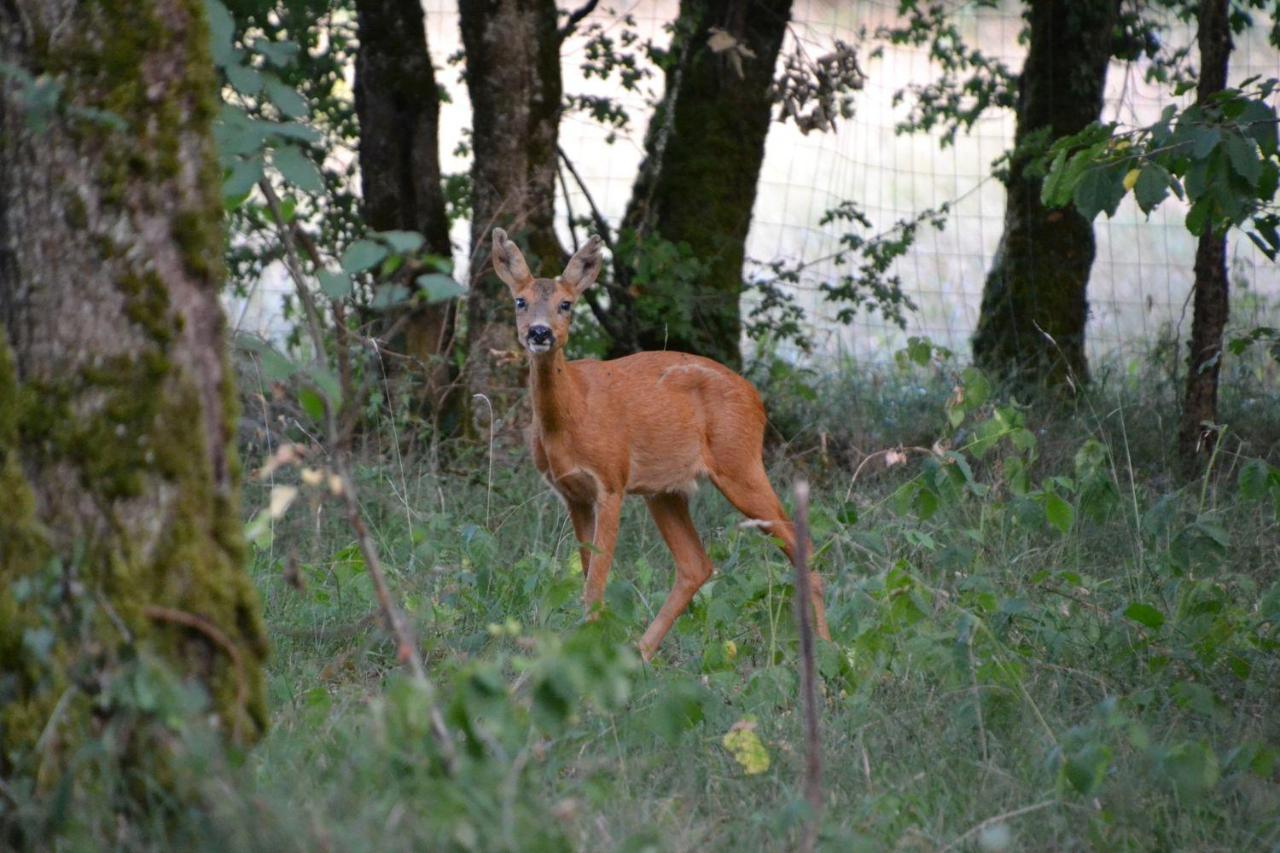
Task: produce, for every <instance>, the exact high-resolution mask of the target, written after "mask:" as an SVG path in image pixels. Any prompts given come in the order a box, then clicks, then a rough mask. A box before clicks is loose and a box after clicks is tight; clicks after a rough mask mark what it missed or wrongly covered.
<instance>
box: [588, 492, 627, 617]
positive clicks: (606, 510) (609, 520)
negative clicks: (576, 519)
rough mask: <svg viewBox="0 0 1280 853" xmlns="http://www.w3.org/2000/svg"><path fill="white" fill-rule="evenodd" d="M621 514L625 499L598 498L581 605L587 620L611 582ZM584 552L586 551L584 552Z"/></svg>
mask: <svg viewBox="0 0 1280 853" xmlns="http://www.w3.org/2000/svg"><path fill="white" fill-rule="evenodd" d="M621 514H622V495H615V494H609V493H603V494H600V495H598V496H597V497H596V503H595V530H594V531H593V533H592V537H591V545H592V548H593V549H594V550H593V552H592V553H591V554H590V555H589V557H590V560H589V563H588V565H589V566H590V568H589V569H587V583H586V587H585V588H584V589H583V592H582V605H583V608H584V609H585V610H586V613H587V618H588V619H590V618H592V617H593V616H594V615H595V613H596V608H597V607H598V606H599V605H600V602H601V601H603V600H604V585H605V582H606V581H607V580H608V579H609V567H610V566H612V565H613V547H614V545H615V544H617V541H618V518H619V516H620V515H621ZM584 550H585V549H584Z"/></svg>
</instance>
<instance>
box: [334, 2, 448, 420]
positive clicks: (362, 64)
mask: <svg viewBox="0 0 1280 853" xmlns="http://www.w3.org/2000/svg"><path fill="white" fill-rule="evenodd" d="M356 12H357V20H358V26H359V41H360V49H359V53H358V54H357V57H356V82H355V96H356V113H357V115H358V117H359V119H360V178H361V185H362V189H363V196H364V214H365V220H366V221H367V222H368V224H369V226H370V227H372V228H374V229H377V230H379V231H390V230H398V229H403V230H407V231H417V232H418V233H420V234H422V235H423V236H424V237H425V238H426V245H425V247H424V248H425V250H426V251H428V252H430V253H432V254H435V255H441V256H443V257H449V256H450V254H451V251H452V250H451V248H450V245H449V220H448V217H447V216H446V214H445V206H444V191H443V188H442V187H441V180H440V155H439V142H438V138H439V133H438V128H439V115H440V95H439V89H438V88H437V86H436V79H435V71H434V69H433V68H432V65H431V54H430V53H429V52H428V51H427V38H426V30H425V29H424V25H423V14H422V4H421V3H420V2H418V0H357V2H356ZM409 310H410V311H411V314H410V316H409V317H408V318H407V319H406V321H405V325H404V336H403V338H401V339H400V340H397V341H395V342H392V346H393V347H394V348H397V349H402V350H403V351H404V352H405V353H406V354H407V355H408V356H410V358H411V359H412V362H411V363H412V364H413V365H414V367H413V369H414V370H415V371H419V372H420V375H421V377H422V382H421V385H420V386H419V392H418V393H416V394H415V395H414V396H415V398H416V400H417V403H418V406H417V408H418V409H419V411H420V412H422V413H423V414H424V415H430V416H432V417H433V418H435V419H436V422H437V423H439V422H440V418H441V416H442V415H444V416H447V414H448V413H449V410H450V408H451V407H450V406H449V402H450V397H451V399H452V400H456V399H458V395H456V394H455V395H449V394H448V392H449V389H450V386H451V385H452V382H453V370H452V364H451V361H450V359H449V351H450V349H451V348H452V343H453V335H454V305H453V303H438V304H435V305H420V306H417V307H414V308H410V309H409ZM385 319H386V325H387V326H389V325H391V324H393V323H394V322H396V321H397V320H398V319H400V318H399V316H398V315H396V316H388V317H387V318H385ZM399 363H400V362H395V361H393V362H392V365H395V364H399Z"/></svg>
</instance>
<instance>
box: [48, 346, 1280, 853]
mask: <svg viewBox="0 0 1280 853" xmlns="http://www.w3.org/2000/svg"><path fill="white" fill-rule="evenodd" d="M915 355H916V356H920V357H917V358H908V359H907V360H906V361H905V362H904V363H903V364H902V365H900V366H899V367H898V368H896V369H894V370H890V371H882V372H881V373H879V374H875V375H871V374H866V373H861V372H858V371H857V370H854V369H852V368H849V369H844V370H841V371H839V372H837V373H835V374H833V375H830V376H813V375H802V374H798V373H796V372H795V371H794V370H793V369H789V368H775V369H774V370H773V371H772V372H766V373H765V374H763V375H756V376H755V377H753V378H755V379H756V380H757V382H758V383H759V384H760V385H761V386H762V387H763V388H764V389H765V391H766V394H767V396H768V399H769V404H770V410H771V416H772V419H773V423H774V427H775V431H774V434H773V439H772V440H771V447H770V452H769V455H770V461H771V470H772V475H773V479H774V482H775V485H776V486H778V489H779V492H780V493H786V492H787V491H788V490H787V488H785V487H786V485H787V484H789V482H790V481H791V480H792V479H794V478H795V477H797V476H800V475H803V476H806V477H808V478H809V479H810V480H811V481H812V482H813V483H814V486H815V487H814V498H815V505H814V508H813V511H812V523H813V528H814V539H815V542H816V545H817V557H816V568H817V570H818V571H820V572H821V573H822V574H823V575H824V576H825V578H826V581H827V597H828V613H829V617H830V623H831V630H832V636H833V642H831V643H829V644H828V643H823V644H820V647H819V667H820V671H821V676H822V677H821V683H820V690H821V697H820V700H821V706H822V722H821V726H822V737H823V757H824V791H825V811H824V814H823V818H822V834H821V838H820V841H819V846H820V847H821V848H822V849H829V850H849V849H868V850H873V849H874V850H878V849H885V848H908V849H938V848H947V847H958V848H962V849H963V848H972V849H1003V848H1006V847H1015V848H1039V849H1048V848H1052V849H1063V848H1083V847H1089V848H1102V849H1124V848H1136V849H1151V848H1162V849H1170V848H1183V849H1186V848H1193V849H1250V850H1255V849H1273V848H1274V847H1275V846H1276V845H1277V844H1280V775H1278V774H1280V749H1278V748H1277V744H1280V716H1278V715H1277V714H1276V713H1275V710H1274V704H1275V698H1276V696H1277V695H1280V655H1277V651H1278V647H1280V561H1278V560H1277V556H1276V555H1277V543H1278V542H1280V521H1278V519H1280V469H1277V467H1276V464H1277V461H1278V460H1277V440H1276V436H1277V435H1280V424H1278V423H1277V422H1278V421H1280V412H1277V410H1276V408H1275V404H1274V382H1273V381H1272V384H1271V385H1270V386H1269V387H1270V391H1269V392H1267V391H1266V390H1265V389H1266V387H1267V386H1266V385H1263V386H1262V387H1263V389H1264V390H1263V391H1262V392H1257V393H1254V392H1250V393H1244V392H1239V393H1235V394H1234V395H1228V396H1227V397H1226V399H1225V400H1224V405H1223V411H1224V413H1225V416H1224V420H1226V421H1227V422H1228V424H1229V425H1230V424H1232V423H1236V422H1239V423H1242V424H1244V426H1242V427H1241V428H1239V429H1233V428H1230V427H1229V428H1228V429H1227V430H1226V431H1225V432H1224V433H1223V436H1222V439H1221V441H1220V444H1219V452H1218V454H1217V455H1216V456H1215V459H1214V464H1213V467H1212V469H1211V470H1210V471H1209V472H1208V474H1207V475H1206V476H1205V477H1204V478H1203V479H1200V480H1197V481H1195V482H1191V483H1180V482H1179V481H1177V480H1175V479H1174V478H1173V476H1172V475H1171V474H1169V473H1168V472H1169V471H1171V470H1172V469H1173V460H1172V458H1171V456H1170V454H1171V453H1172V447H1173V435H1174V430H1175V429H1176V424H1175V422H1174V419H1173V418H1172V417H1171V416H1169V415H1167V414H1165V413H1168V412H1172V411H1174V409H1173V408H1172V407H1171V406H1169V405H1168V401H1167V400H1166V399H1165V397H1163V396H1162V395H1165V394H1170V393H1174V389H1173V386H1172V385H1171V384H1170V385H1169V386H1168V387H1162V386H1160V385H1159V384H1158V383H1155V382H1153V381H1151V380H1150V377H1145V378H1144V377H1143V376H1141V375H1140V374H1131V373H1130V374H1124V375H1119V376H1114V375H1113V376H1110V377H1107V376H1100V377H1099V381H1098V382H1097V383H1096V386H1095V388H1094V389H1093V390H1091V391H1090V392H1089V393H1088V396H1082V397H1080V398H1078V399H1076V400H1074V401H1070V402H1068V403H1064V404H1062V407H1058V408H1054V409H1052V410H1049V409H1038V408H1026V407H1023V406H1021V405H1019V404H1018V403H1017V402H1016V401H1012V400H1009V399H1007V398H1005V397H1003V396H1002V395H1001V394H1000V393H998V391H997V390H996V389H993V388H992V387H991V386H990V385H989V383H988V382H987V381H986V380H985V378H984V377H982V376H981V375H980V374H978V373H976V372H975V371H972V370H960V369H959V368H956V367H953V366H952V365H951V364H950V362H949V360H948V358H947V357H946V354H945V353H939V352H937V351H935V350H933V349H929V350H928V352H921V351H919V350H918V349H917V351H916V353H915ZM788 371H790V372H788ZM1263 393H1270V394H1271V395H1272V396H1271V399H1270V402H1269V403H1268V404H1266V405H1263V404H1262V403H1259V402H1258V400H1259V399H1260V396H1261V394H1263ZM1237 416H1238V420H1236V418H1237ZM275 440H277V441H278V440H279V437H278V436H277V437H276V438H275ZM387 446H388V447H389V448H390V449H389V450H387V451H386V452H385V453H384V454H381V455H373V454H369V455H367V457H366V459H365V463H366V464H365V466H364V467H363V468H362V469H361V470H360V471H359V472H358V476H359V478H360V480H361V481H362V482H361V494H362V495H363V496H364V499H365V501H366V504H365V506H364V511H365V513H366V516H367V521H368V523H369V525H370V528H371V530H372V532H373V535H374V538H375V540H376V542H377V545H378V547H379V549H380V550H381V552H382V554H383V558H384V561H385V563H386V566H387V568H388V571H389V572H390V573H391V580H392V582H393V585H394V589H395V592H396V595H397V597H398V600H399V601H400V602H401V604H402V606H403V607H404V608H405V610H406V611H407V612H408V615H409V617H410V621H411V622H412V624H413V627H414V630H415V631H416V633H417V635H418V637H419V639H420V642H421V646H422V651H423V655H424V658H425V660H426V663H427V668H428V670H429V673H430V678H431V682H432V683H431V685H430V686H424V685H421V684H417V683H414V682H412V681H410V680H408V679H407V678H405V677H403V676H402V675H401V669H400V666H399V664H398V662H397V660H396V648H395V644H394V643H393V642H391V641H390V640H389V639H388V637H387V635H386V633H385V631H384V630H383V628H382V626H381V623H380V620H379V617H378V613H377V608H376V602H375V599H374V596H373V590H372V588H371V585H370V582H369V579H368V577H367V574H366V572H365V567H364V564H363V561H362V560H361V558H360V552H359V549H358V548H357V547H356V543H355V540H354V538H353V534H352V532H351V530H350V528H349V527H348V526H347V525H346V524H345V523H344V521H343V519H342V517H341V514H340V511H339V509H338V507H337V506H336V504H335V503H334V502H332V501H331V500H329V499H328V498H327V497H326V494H325V488H326V484H325V482H324V481H323V480H321V481H320V482H319V483H318V485H307V483H308V482H311V483H315V482H316V477H315V476H314V474H313V473H307V472H303V471H301V470H299V469H295V468H288V467H286V468H281V469H279V470H277V471H275V472H274V474H272V475H271V476H270V477H268V478H265V479H263V480H255V481H252V482H251V483H250V484H249V485H248V488H247V491H248V495H247V499H246V505H247V506H249V507H251V508H256V509H258V510H261V509H262V508H263V507H265V506H266V505H267V504H268V502H269V495H270V493H271V490H272V488H273V486H281V485H294V486H299V487H300V488H301V491H300V493H299V497H298V499H297V500H296V501H295V502H294V504H293V505H292V507H290V508H289V510H288V511H287V513H283V514H282V515H281V517H279V518H276V519H274V520H273V519H271V518H270V517H269V516H267V515H259V516H258V520H257V523H256V525H253V526H252V528H253V531H254V533H255V535H256V537H257V545H256V546H255V549H254V552H253V553H254V556H253V567H252V570H253V575H254V578H255V580H256V582H257V585H258V588H259V590H260V593H261V595H262V597H263V600H264V603H265V611H266V622H267V625H268V628H269V631H270V636H271V641H272V648H273V652H272V657H271V659H270V662H269V684H268V687H269V700H270V706H271V708H272V727H271V731H270V733H269V734H268V735H267V737H266V739H265V741H264V742H263V743H262V744H260V745H259V746H258V747H257V748H256V749H255V750H254V751H253V752H251V753H249V754H246V755H226V754H224V753H222V752H219V751H218V750H217V749H216V748H215V747H214V745H213V744H214V741H213V740H212V739H208V738H205V737H203V736H202V735H201V734H200V729H199V727H198V726H194V725H193V726H189V727H185V728H184V727H182V726H179V727H177V729H176V734H175V738H176V739H177V741H178V742H179V743H181V744H183V748H182V750H180V754H181V755H185V756H186V759H184V761H182V762H179V764H178V767H177V769H176V770H175V771H173V772H174V773H175V774H176V777H177V779H176V782H175V781H174V780H170V786H171V787H173V786H175V785H176V787H179V788H181V789H182V790H184V791H188V792H194V796H193V798H192V799H193V801H194V802H195V803H196V805H194V806H181V807H179V806H176V805H175V806H174V811H173V812H172V813H171V814H170V816H169V817H168V818H166V820H165V821H164V822H163V823H157V824H156V825H148V826H144V827H137V826H135V827H132V828H130V829H129V830H128V831H127V832H125V831H122V830H121V829H120V827H119V825H118V824H113V823H112V822H111V821H110V820H108V819H105V818H104V816H103V815H102V814H100V813H98V812H96V811H95V807H94V804H93V803H92V802H91V801H90V800H89V799H88V798H85V799H84V801H82V802H81V801H75V800H74V799H72V800H71V801H70V802H69V804H64V806H63V808H62V809H61V811H59V812H58V813H57V814H53V813H52V812H51V810H50V809H49V808H46V807H44V806H41V805H39V804H36V803H34V802H32V803H28V804H27V811H26V812H24V814H25V815H26V818H25V819H26V820H28V821H29V823H30V825H36V824H39V825H41V826H43V827H44V828H45V829H50V828H53V829H57V830H58V831H59V832H61V833H62V837H63V839H64V841H63V844H64V846H65V845H67V844H69V845H70V846H72V847H78V846H81V845H83V846H117V847H129V848H148V847H157V848H159V847H167V846H173V845H180V846H182V847H184V848H191V849H219V850H223V849H236V850H268V849H269V850H273V851H281V850H294V849H299V850H301V849H307V850H310V849H317V848H319V849H378V850H401V849H403V850H411V849H424V848H425V849H437V848H450V849H453V848H456V849H477V850H497V849H512V850H517V849H518V850H528V849H622V850H648V849H653V850H693V849H726V848H734V847H738V848H745V849H789V848H791V847H794V846H795V843H796V840H797V838H798V837H799V833H800V831H801V827H802V824H803V822H804V820H805V818H806V816H807V812H806V806H805V805H804V800H803V792H802V781H801V776H802V766H803V741H802V734H801V715H800V713H799V708H798V688H797V683H798V682H797V671H798V670H797V663H796V645H797V643H796V637H795V634H794V630H793V628H792V611H791V573H790V571H789V567H788V566H787V565H786V563H785V561H784V559H783V557H782V555H781V553H780V552H779V551H778V550H777V549H776V548H775V547H774V546H773V545H772V544H771V543H770V542H769V541H768V540H767V539H765V538H764V537H762V536H760V535H759V533H757V532H755V531H752V530H750V529H744V528H743V527H741V526H740V524H739V522H740V521H741V519H740V517H739V516H737V515H736V513H735V512H734V511H733V510H732V508H731V507H729V506H728V504H727V503H726V502H725V501H724V500H723V499H722V498H721V497H720V496H719V495H718V494H716V493H715V492H714V489H711V488H710V487H706V488H704V489H703V491H702V493H701V495H700V496H699V497H698V498H697V500H696V501H695V520H696V522H697V524H698V527H699V530H700V531H701V532H702V534H703V538H704V541H705V542H706V544H707V547H708V550H709V553H710V554H711V557H712V559H713V561H714V562H715V564H716V567H717V574H716V576H715V577H714V578H713V580H712V581H711V582H710V583H708V584H707V585H706V587H704V589H703V590H702V591H701V592H700V593H699V594H698V596H697V597H696V598H695V600H694V603H693V605H692V607H691V608H690V610H689V612H688V613H687V614H686V615H685V616H683V617H682V618H681V619H679V620H678V621H677V623H676V625H675V627H674V629H673V630H672V632H671V634H670V635H669V637H668V639H667V640H666V642H665V643H664V645H663V646H662V648H661V650H660V652H659V654H658V657H657V658H656V659H655V661H654V662H653V664H652V665H651V666H647V667H646V666H643V665H642V664H641V663H640V662H639V659H638V657H637V656H636V655H635V653H634V652H633V651H632V648H631V645H630V643H631V642H633V641H634V640H635V639H636V638H638V637H639V636H640V634H641V633H642V632H643V630H644V627H645V625H646V624H647V623H648V620H649V619H650V618H651V617H652V616H653V614H654V613H655V612H656V610H657V608H658V606H659V605H660V604H661V602H662V600H663V599H664V597H665V595H666V593H667V590H668V589H669V586H670V583H671V581H672V578H673V571H672V567H671V561H670V555H669V554H668V553H667V551H666V549H665V547H664V546H663V544H662V542H661V539H660V537H659V536H658V535H657V532H656V530H654V529H653V527H652V525H651V522H650V521H649V520H648V517H647V515H646V514H645V512H644V510H643V507H642V506H640V504H639V503H638V502H634V503H629V504H628V506H627V509H626V510H625V513H624V518H623V526H622V535H621V537H620V540H619V544H618V550H617V557H616V560H615V564H614V570H613V573H612V575H611V582H610V585H609V589H608V595H607V604H608V610H607V613H606V614H605V616H604V617H603V618H602V619H601V620H600V621H598V622H595V623H590V624H584V623H583V622H582V619H581V613H580V608H579V593H580V590H581V583H582V579H581V566H580V565H579V560H578V556H577V549H576V546H575V543H574V542H573V541H572V532H571V528H570V526H569V524H568V521H567V519H566V518H565V515H564V512H563V510H562V509H561V507H560V504H559V503H558V501H557V500H556V499H555V498H554V497H553V496H552V495H551V493H550V492H549V491H548V490H547V488H546V487H545V485H543V484H542V482H541V481H540V480H538V479H537V477H536V476H535V474H534V472H533V470H532V466H531V465H529V464H528V462H527V460H525V459H523V458H522V457H519V456H515V457H511V458H506V457H504V458H502V459H499V460H497V464H495V465H494V466H493V469H492V470H493V476H492V479H490V478H489V476H488V472H489V460H488V458H487V456H486V453H485V448H469V449H462V450H458V451H455V452H454V454H453V456H452V457H451V459H450V461H449V464H448V469H447V471H446V470H445V469H444V468H441V467H435V468H433V467H432V466H429V465H427V464H426V463H425V462H423V461H420V460H417V459H414V458H409V459H406V458H404V457H403V456H401V455H400V454H398V453H397V452H396V447H395V446H394V445H391V444H390V443H388V445H387ZM899 448H900V449H899ZM269 449H272V448H264V450H269ZM249 461H250V462H251V463H253V464H254V465H257V464H260V463H261V462H262V459H261V458H258V459H251V460H249ZM307 464H310V465H313V466H316V467H317V468H319V467H323V460H311V461H310V462H308V463H307ZM304 473H305V474H306V476H305V477H304V476H303V475H304ZM428 699H430V700H431V701H435V702H438V703H439V704H440V705H441V706H442V707H443V708H444V709H445V711H446V714H445V717H446V723H447V725H448V726H449V728H450V731H451V732H452V733H453V735H454V737H455V738H456V739H457V743H458V745H459V748H460V750H461V753H460V760H459V762H458V764H457V765H456V766H455V767H453V768H452V770H450V769H448V768H446V766H445V764H444V762H443V761H442V757H441V755H439V754H438V751H437V749H436V748H435V746H434V745H433V741H432V739H431V737H430V733H429V721H428V719H427V717H426V714H425V711H424V709H425V707H426V702H427V700H428ZM183 701H184V702H189V698H185V699H183ZM731 732H732V733H733V736H732V737H729V738H728V739H726V736H727V735H729V734H730V733H731ZM67 839H73V840H72V841H68V840H67Z"/></svg>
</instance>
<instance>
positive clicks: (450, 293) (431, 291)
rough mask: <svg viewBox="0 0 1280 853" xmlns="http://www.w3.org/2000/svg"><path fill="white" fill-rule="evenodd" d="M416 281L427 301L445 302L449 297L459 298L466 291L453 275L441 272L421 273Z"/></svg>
mask: <svg viewBox="0 0 1280 853" xmlns="http://www.w3.org/2000/svg"><path fill="white" fill-rule="evenodd" d="M414 283H415V284H417V285H418V287H420V288H422V293H423V296H424V298H425V299H426V300H427V302H444V301H445V300H448V299H457V298H458V297H459V296H462V295H463V294H464V293H466V291H465V290H463V289H462V285H460V284H458V283H457V282H456V281H454V280H453V277H452V276H447V275H445V274H444V273H441V272H433V273H427V274H426V275H420V276H418V277H417V278H416V279H414Z"/></svg>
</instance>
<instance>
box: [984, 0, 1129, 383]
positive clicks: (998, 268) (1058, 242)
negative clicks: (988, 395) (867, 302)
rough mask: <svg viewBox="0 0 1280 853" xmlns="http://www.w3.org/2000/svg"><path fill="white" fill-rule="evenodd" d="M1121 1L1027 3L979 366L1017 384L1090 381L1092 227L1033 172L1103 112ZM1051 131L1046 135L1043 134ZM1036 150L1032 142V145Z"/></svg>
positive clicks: (1043, 0)
mask: <svg viewBox="0 0 1280 853" xmlns="http://www.w3.org/2000/svg"><path fill="white" fill-rule="evenodd" d="M1118 14H1119V3H1118V2H1117V0H1031V2H1030V3H1029V4H1028V9H1027V15H1028V19H1029V24H1030V26H1029V30H1030V46H1029V49H1028V51H1027V58H1026V62H1025V64H1024V65H1023V68H1022V76H1021V79H1020V81H1019V84H1018V106H1017V112H1018V118H1017V130H1016V131H1015V135H1014V144H1015V149H1014V152H1013V156H1012V159H1011V161H1010V164H1009V174H1008V178H1007V180H1006V188H1007V201H1006V206H1005V217H1004V232H1003V234H1002V235H1001V237H1000V243H999V246H998V248H997V249H996V256H995V259H994V261H993V262H992V267H991V270H990V272H989V273H988V274H987V280H986V284H985V287H984V289H983V293H982V309H981V313H980V315H979V318H978V328H977V331H976V332H975V333H974V336H973V356H974V360H975V361H976V362H977V363H978V364H979V365H980V366H982V367H983V368H985V369H987V370H989V371H991V372H992V373H994V374H996V375H997V376H1000V377H1001V378H1004V379H1008V380H1012V381H1014V382H1017V383H1020V384H1027V385H1033V386H1034V385H1050V386H1053V385H1062V384H1063V383H1065V382H1067V381H1068V380H1071V381H1075V382H1084V381H1087V379H1088V364H1087V362H1086V359H1085V324H1086V321H1087V319H1088V303H1087V300H1086V289H1087V286H1088V282H1089V270H1090V268H1091V267H1092V266H1093V258H1094V251H1095V247H1094V237H1093V225H1092V224H1091V223H1090V222H1089V221H1088V220H1087V219H1085V218H1084V217H1083V216H1081V215H1080V213H1079V212H1077V211H1076V209H1075V208H1074V207H1067V208H1064V209H1061V210H1053V209H1047V208H1045V206H1044V205H1042V204H1041V203H1040V188H1041V184H1042V180H1041V178H1039V177H1036V176H1033V175H1030V174H1028V171H1027V167H1028V165H1029V164H1030V163H1031V161H1032V160H1033V159H1034V158H1035V157H1036V156H1037V155H1038V154H1039V153H1040V152H1041V151H1043V146H1045V145H1048V144H1050V143H1052V142H1053V141H1054V140H1056V139H1059V138H1061V137H1063V136H1068V135H1070V134H1073V133H1076V132H1077V131H1080V130H1082V129H1083V128H1085V127H1086V126H1088V124H1089V123H1090V122H1092V121H1096V120H1097V118H1098V116H1099V113H1100V112H1101V110H1102V97H1103V91H1104V89H1105V86H1106V82H1107V64H1108V62H1109V61H1110V58H1111V50H1112V45H1113V36H1114V31H1115V28H1116V23H1117V20H1118ZM1045 134H1047V136H1045ZM1033 141H1034V142H1037V143H1038V144H1028V143H1029V142H1033Z"/></svg>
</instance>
